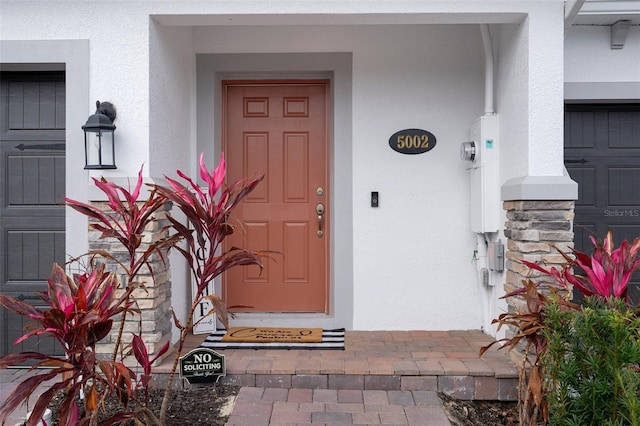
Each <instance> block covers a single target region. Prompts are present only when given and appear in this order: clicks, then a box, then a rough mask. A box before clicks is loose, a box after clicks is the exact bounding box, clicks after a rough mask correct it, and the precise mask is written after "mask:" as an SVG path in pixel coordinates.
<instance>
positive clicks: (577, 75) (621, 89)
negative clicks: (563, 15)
mask: <svg viewBox="0 0 640 426" xmlns="http://www.w3.org/2000/svg"><path fill="white" fill-rule="evenodd" d="M610 34H611V30H610V28H609V27H608V26H573V27H571V29H570V30H569V31H568V32H567V34H566V36H565V53H564V64H565V67H564V81H565V93H566V98H567V99H568V100H569V101H584V102H606V101H614V102H625V101H636V102H637V101H638V100H640V27H639V26H637V25H636V26H631V28H630V29H629V33H628V35H627V39H626V42H625V45H624V48H622V49H611V35H610Z"/></svg>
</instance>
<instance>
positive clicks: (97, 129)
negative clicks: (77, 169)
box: [82, 101, 117, 170]
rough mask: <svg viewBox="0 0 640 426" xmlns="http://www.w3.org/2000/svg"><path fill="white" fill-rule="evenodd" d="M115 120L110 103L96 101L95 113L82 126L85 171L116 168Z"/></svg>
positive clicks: (114, 110)
mask: <svg viewBox="0 0 640 426" xmlns="http://www.w3.org/2000/svg"><path fill="white" fill-rule="evenodd" d="M115 119H116V109H115V107H114V106H113V105H112V104H111V103H109V102H102V103H101V102H100V101H96V113H95V114H93V115H91V116H89V118H88V119H87V122H86V123H85V124H84V126H82V130H84V162H85V166H84V168H85V170H95V169H116V168H117V167H116V147H115V144H114V138H113V133H114V131H115V130H116V126H115V125H114V124H113V122H114V120H115Z"/></svg>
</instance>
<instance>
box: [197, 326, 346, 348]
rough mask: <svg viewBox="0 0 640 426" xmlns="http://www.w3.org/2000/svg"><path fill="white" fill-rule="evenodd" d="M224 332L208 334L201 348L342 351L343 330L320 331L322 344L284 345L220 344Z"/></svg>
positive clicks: (276, 343)
mask: <svg viewBox="0 0 640 426" xmlns="http://www.w3.org/2000/svg"><path fill="white" fill-rule="evenodd" d="M226 332H227V331H226V330H217V331H215V332H214V333H212V334H210V335H209V336H208V337H207V338H206V339H205V340H204V342H202V344H201V345H200V347H201V348H209V349H213V350H222V349H336V350H344V328H338V329H336V330H322V342H319V343H298V342H295V343H285V342H259V343H254V342H222V341H221V339H222V336H224V335H225V334H226Z"/></svg>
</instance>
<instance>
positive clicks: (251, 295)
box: [223, 80, 330, 312]
mask: <svg viewBox="0 0 640 426" xmlns="http://www.w3.org/2000/svg"><path fill="white" fill-rule="evenodd" d="M328 87H329V86H328V81H326V80H313V81H299V80H295V81H224V82H223V149H224V151H225V156H226V159H227V164H228V174H227V179H228V181H229V182H234V181H236V180H237V179H240V178H242V177H251V176H256V175H259V174H264V175H265V179H264V181H263V182H261V183H260V184H259V186H258V187H257V188H256V189H255V190H254V191H253V192H252V193H251V194H249V196H248V197H246V198H245V200H244V202H243V203H242V204H240V205H239V206H238V207H237V209H236V210H235V211H234V215H235V216H236V217H235V218H233V220H235V221H236V225H237V226H236V232H235V233H234V234H233V235H232V236H231V238H229V239H228V241H227V247H231V246H238V247H243V248H248V249H251V250H276V251H279V252H280V253H281V255H277V256H275V258H274V260H266V261H265V262H264V263H265V265H264V270H263V271H262V274H260V271H259V268H258V267H255V266H250V267H237V268H233V269H232V270H230V271H228V272H227V274H226V276H225V279H224V285H223V297H224V298H225V300H226V302H227V305H228V306H240V305H242V306H246V307H250V308H244V310H250V311H258V312H328V258H329V257H328V248H329V238H330V223H329V216H330V206H329V199H330V198H329V185H328V183H329V182H328V164H327V161H328V154H327V151H328V142H327V139H328V120H327V117H328V114H327V109H328V93H329V92H328Z"/></svg>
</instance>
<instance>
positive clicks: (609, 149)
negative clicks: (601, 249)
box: [564, 104, 640, 300]
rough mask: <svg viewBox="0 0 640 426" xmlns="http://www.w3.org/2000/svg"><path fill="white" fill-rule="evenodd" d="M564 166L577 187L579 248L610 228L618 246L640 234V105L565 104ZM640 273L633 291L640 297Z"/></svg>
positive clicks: (588, 246) (586, 246)
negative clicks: (593, 234)
mask: <svg viewBox="0 0 640 426" xmlns="http://www.w3.org/2000/svg"><path fill="white" fill-rule="evenodd" d="M564 126H565V129H564V130H565V131H564V148H565V149H564V156H565V165H566V167H567V170H568V171H569V174H570V175H571V178H572V179H573V180H575V181H576V182H577V183H578V188H579V198H578V201H577V202H576V209H575V214H576V215H575V220H574V231H575V245H576V248H577V249H578V250H581V251H584V252H587V253H591V248H592V247H593V245H592V244H591V242H590V241H589V235H590V234H591V233H595V234H596V235H598V236H600V237H602V236H604V235H606V233H607V230H608V229H611V231H612V233H613V237H614V242H615V244H616V246H618V245H619V244H620V242H622V241H623V240H628V241H633V239H635V238H636V237H638V236H640V104H617V105H616V104H614V105H566V106H565V125H564ZM639 285H640V274H636V275H635V276H634V279H633V285H632V286H631V288H630V292H631V294H632V298H633V299H634V300H638V298H639V297H640V286H639Z"/></svg>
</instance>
